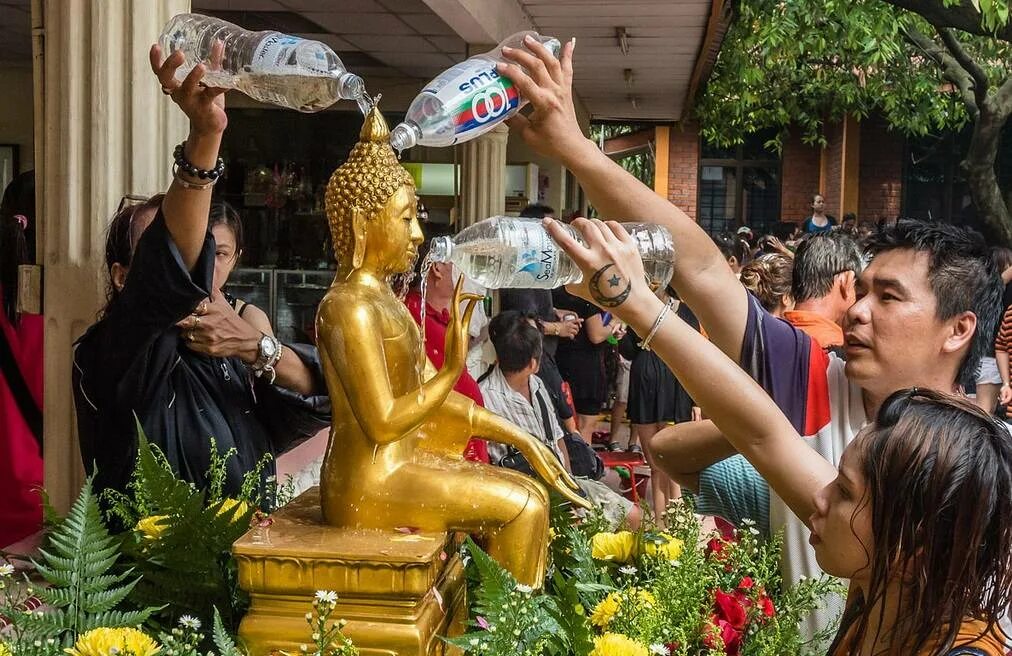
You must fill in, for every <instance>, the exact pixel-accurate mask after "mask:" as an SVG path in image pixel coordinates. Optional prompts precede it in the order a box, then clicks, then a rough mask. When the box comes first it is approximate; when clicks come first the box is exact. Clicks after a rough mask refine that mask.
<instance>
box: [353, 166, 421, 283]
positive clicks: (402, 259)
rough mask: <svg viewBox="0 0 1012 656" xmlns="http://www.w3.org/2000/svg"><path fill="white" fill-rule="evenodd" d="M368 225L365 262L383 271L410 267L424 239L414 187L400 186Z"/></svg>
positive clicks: (402, 270) (396, 270)
mask: <svg viewBox="0 0 1012 656" xmlns="http://www.w3.org/2000/svg"><path fill="white" fill-rule="evenodd" d="M367 226H368V228H367V232H366V249H365V262H366V266H368V267H370V268H372V269H373V270H375V271H379V272H382V273H384V274H394V273H403V272H405V271H410V270H411V268H412V266H414V263H415V258H416V257H417V255H418V247H419V246H420V245H421V243H422V240H423V239H424V237H423V236H422V228H421V226H420V225H418V201H417V199H416V197H415V190H414V188H413V187H411V186H408V185H404V186H402V187H400V188H399V189H398V190H397V191H396V192H394V195H393V196H391V197H390V200H388V201H387V203H386V205H384V206H383V207H382V208H381V209H380V210H379V211H378V212H377V213H376V215H375V216H374V217H373V218H372V220H370V221H368V223H367Z"/></svg>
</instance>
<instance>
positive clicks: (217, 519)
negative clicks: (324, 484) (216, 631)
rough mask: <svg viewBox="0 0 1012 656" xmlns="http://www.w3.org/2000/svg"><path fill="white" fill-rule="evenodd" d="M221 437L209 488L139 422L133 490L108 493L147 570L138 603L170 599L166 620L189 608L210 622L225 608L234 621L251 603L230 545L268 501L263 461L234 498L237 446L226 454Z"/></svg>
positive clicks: (131, 549) (136, 560) (131, 558)
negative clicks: (227, 486) (230, 469)
mask: <svg viewBox="0 0 1012 656" xmlns="http://www.w3.org/2000/svg"><path fill="white" fill-rule="evenodd" d="M213 444H214V443H213V442H212V447H211V449H212V451H211V459H210V462H211V468H210V470H209V472H208V480H209V481H210V485H209V487H208V490H207V491H206V492H205V491H202V490H199V489H198V488H197V487H196V486H194V485H193V484H191V483H188V482H185V481H183V480H181V479H179V478H178V477H177V476H176V475H175V473H174V472H173V470H172V467H171V465H170V464H169V463H168V461H167V459H166V458H165V456H164V455H162V454H161V452H160V451H159V450H158V449H157V447H153V446H152V445H151V444H150V443H149V442H148V440H147V437H146V436H145V435H144V432H143V430H142V429H141V428H140V426H139V425H138V455H137V465H136V468H135V470H134V474H133V477H132V480H131V482H130V484H129V488H128V489H129V492H130V494H129V495H127V494H116V493H113V494H111V495H110V496H109V498H108V501H109V504H110V510H109V514H110V516H111V517H114V518H116V520H117V521H119V522H120V523H123V524H125V525H126V526H129V527H131V528H132V530H130V531H128V532H126V533H124V534H123V536H122V547H123V553H124V556H125V558H126V561H127V562H128V563H129V564H130V566H132V567H133V568H135V569H136V571H137V572H139V573H140V574H141V575H142V576H141V580H140V582H139V583H138V584H137V585H136V587H135V588H134V589H133V590H132V591H131V594H130V597H129V601H130V602H131V603H132V604H134V605H135V606H137V607H146V606H148V605H150V604H152V603H153V602H155V601H156V600H158V601H160V602H162V603H164V604H166V605H165V607H164V610H163V611H161V612H159V613H158V614H157V615H156V617H155V619H156V620H157V623H158V624H159V625H160V626H162V627H169V626H173V625H174V624H175V623H176V620H178V618H179V617H180V616H181V615H184V614H186V615H193V616H194V617H196V618H198V619H199V620H200V621H202V622H205V623H207V624H210V622H211V620H212V618H213V613H214V612H215V609H219V610H220V611H221V614H222V621H223V622H224V624H225V626H227V627H229V628H232V629H234V628H236V627H237V626H238V623H239V620H240V619H241V618H242V615H243V613H244V612H245V609H246V607H247V606H248V599H247V597H246V594H245V593H244V592H243V591H242V590H241V589H240V588H239V586H238V582H237V576H238V574H237V567H236V564H235V561H234V559H233V558H232V557H231V554H230V551H231V547H232V543H233V542H235V541H236V540H237V539H239V538H240V537H241V536H242V535H243V534H244V533H245V532H246V531H247V530H248V529H249V526H250V520H251V519H252V518H253V516H254V514H255V513H256V512H257V506H258V504H259V503H260V502H262V498H261V491H260V490H261V485H260V481H261V468H258V469H256V470H254V471H252V472H249V473H248V474H247V475H246V476H245V478H244V482H243V486H242V490H243V491H242V494H241V497H240V498H239V499H229V498H226V497H225V496H224V494H223V487H224V483H223V481H224V476H225V467H226V464H227V462H228V459H229V458H231V457H233V453H232V452H228V453H225V454H224V455H218V454H217V452H216V451H215V449H214V446H213ZM264 464H265V463H261V465H262V466H263V465H264Z"/></svg>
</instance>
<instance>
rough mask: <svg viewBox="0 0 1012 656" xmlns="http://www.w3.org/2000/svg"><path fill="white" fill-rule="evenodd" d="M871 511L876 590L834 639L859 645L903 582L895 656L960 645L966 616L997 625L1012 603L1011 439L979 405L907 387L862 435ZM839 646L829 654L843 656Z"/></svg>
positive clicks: (871, 570) (993, 629)
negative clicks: (874, 611) (875, 612)
mask: <svg viewBox="0 0 1012 656" xmlns="http://www.w3.org/2000/svg"><path fill="white" fill-rule="evenodd" d="M859 446H860V448H861V451H862V464H861V471H862V474H863V476H864V479H865V482H866V486H867V487H866V489H867V492H866V494H865V497H864V499H862V501H861V504H862V507H866V506H867V505H869V504H870V506H871V521H872V531H873V535H874V537H873V541H874V546H873V553H872V554H871V555H870V562H869V574H870V576H869V579H870V584H869V587H868V589H867V590H866V591H865V593H864V596H863V597H862V598H860V599H859V600H858V601H857V602H856V605H853V606H852V607H851V608H849V609H848V613H847V614H846V616H845V618H844V621H843V623H842V624H841V626H840V631H839V633H838V635H837V639H836V642H837V643H840V642H841V641H842V640H843V639H844V637H845V636H847V634H848V632H850V633H851V636H852V637H850V638H848V639H852V640H853V641H854V642H853V643H852V644H861V641H862V640H863V638H864V637H865V634H866V633H867V630H868V625H869V621H870V609H871V608H874V607H875V605H876V604H877V603H878V602H879V601H881V600H882V599H883V598H884V596H885V594H886V589H887V587H888V586H889V584H890V583H893V582H895V581H900V580H901V581H903V582H904V584H905V587H904V589H903V593H902V596H901V598H900V600H899V603H900V609H899V615H898V616H899V617H900V620H901V621H900V622H899V623H897V625H896V627H895V628H894V629H893V635H892V637H891V645H890V651H889V654H890V655H897V656H898V655H900V654H903V655H906V654H915V653H917V654H919V653H922V652H921V650H922V649H923V648H924V647H926V646H927V645H929V644H934V643H935V641H937V642H938V647H936V648H935V650H934V651H933V652H932V654H939V655H940V654H947V653H948V652H949V650H950V649H952V648H953V646H954V643H955V641H956V636H957V634H958V633H959V630H960V624H961V623H962V622H963V621H964V620H965V619H968V618H973V619H977V620H981V621H983V622H984V623H986V625H987V629H986V631H985V633H992V634H993V635H996V636H997V630H996V625H997V622H998V620H999V618H1001V617H1002V616H1003V615H1004V614H1005V613H1006V612H1008V609H1009V604H1010V603H1012V522H1010V521H1009V518H1010V517H1012V435H1010V434H1009V431H1008V429H1007V428H1006V427H1005V426H1004V425H1002V424H1001V423H1000V422H998V421H997V420H996V419H994V418H993V417H991V416H990V415H988V414H987V413H985V412H983V411H981V410H980V409H979V408H977V406H976V405H974V404H972V403H970V402H969V401H967V400H965V399H963V398H959V397H956V396H952V395H948V394H942V393H940V392H935V391H931V390H920V389H908V390H900V391H899V392H896V393H894V394H893V395H892V396H890V397H889V398H888V399H887V400H886V401H885V403H883V404H882V407H881V409H880V410H879V413H878V417H877V419H876V422H875V425H874V426H873V427H872V428H871V429H870V431H869V432H868V433H867V434H865V435H864V436H862V438H861V441H860V442H859ZM836 646H837V645H834V648H833V649H830V652H829V653H836V649H835V648H836Z"/></svg>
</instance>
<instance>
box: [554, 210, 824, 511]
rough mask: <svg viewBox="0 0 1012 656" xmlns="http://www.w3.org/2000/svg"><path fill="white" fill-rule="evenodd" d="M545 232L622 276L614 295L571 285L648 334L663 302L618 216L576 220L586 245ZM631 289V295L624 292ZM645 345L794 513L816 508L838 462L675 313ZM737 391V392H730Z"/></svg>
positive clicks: (581, 258) (596, 266) (587, 263)
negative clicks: (817, 448) (816, 447)
mask: <svg viewBox="0 0 1012 656" xmlns="http://www.w3.org/2000/svg"><path fill="white" fill-rule="evenodd" d="M546 223H547V224H548V228H549V231H550V232H551V234H552V236H553V237H554V238H555V239H556V240H557V241H558V242H559V244H560V245H561V246H562V247H563V248H565V249H566V251H567V252H568V253H569V254H570V256H572V257H573V259H574V260H575V261H576V263H577V264H578V265H579V266H580V268H581V269H582V270H583V272H584V280H585V281H588V280H590V279H591V278H592V277H593V275H594V273H596V272H598V271H602V270H605V269H607V272H608V274H609V276H611V274H612V273H614V274H616V275H618V276H619V278H620V285H619V286H618V289H619V294H616V293H615V292H614V291H611V290H610V289H603V288H596V287H589V286H588V284H587V283H586V282H585V283H582V284H581V285H580V286H579V287H577V288H575V289H573V290H572V291H573V293H576V294H578V295H580V296H583V297H584V298H587V299H589V300H591V301H593V302H595V303H597V304H598V305H600V306H601V307H604V308H605V309H608V310H609V311H611V312H612V313H614V314H616V315H618V316H619V317H620V318H622V319H623V320H624V321H626V322H627V323H628V324H629V325H630V326H632V327H633V329H634V330H635V331H636V332H637V334H640V335H650V333H651V332H652V331H653V329H654V328H655V325H656V322H657V319H658V318H659V317H660V314H661V311H662V309H663V308H664V305H663V304H662V303H661V301H660V300H659V299H658V298H657V297H656V296H654V294H652V293H651V292H650V290H649V288H648V287H647V285H646V282H645V280H644V275H643V265H642V262H640V259H639V255H638V252H637V250H636V245H635V242H633V241H632V238H631V237H629V236H628V233H626V232H625V230H624V229H623V228H622V227H621V226H619V225H618V224H617V223H614V222H609V223H608V224H604V223H602V222H600V221H587V220H585V219H577V221H576V222H574V227H577V228H578V229H580V230H582V231H583V235H584V239H585V240H586V241H587V243H588V247H584V246H583V245H581V244H579V243H578V242H576V241H575V240H573V239H572V238H570V237H568V236H567V235H566V234H565V232H564V231H562V230H561V229H560V228H559V226H558V225H555V224H554V223H553V222H550V221H546ZM626 289H628V290H629V294H628V297H627V298H626V300H624V302H623V301H622V300H621V299H623V298H625V297H624V296H623V295H622V293H621V292H622V291H623V290H626ZM653 332H654V335H653V338H652V340H651V342H650V347H651V348H652V349H653V350H654V351H655V352H656V353H657V355H659V356H660V357H661V358H662V359H663V360H664V362H665V364H667V365H668V367H669V368H670V369H671V371H672V372H673V373H674V374H675V376H676V377H677V378H678V380H679V381H681V383H682V385H683V386H684V387H685V390H686V391H687V392H688V393H689V395H690V396H691V397H692V398H693V399H695V401H696V403H697V404H698V405H699V406H700V407H701V408H702V409H703V411H704V412H705V413H706V414H707V416H709V417H711V418H713V421H714V424H715V425H716V426H717V428H719V429H720V430H721V432H722V433H723V434H724V436H725V437H727V439H728V441H729V442H730V443H731V444H732V445H733V446H734V447H735V448H736V449H737V450H738V452H739V453H741V454H742V455H744V456H745V457H746V458H747V459H748V460H749V461H750V462H751V463H752V465H753V466H754V467H755V468H756V469H757V470H758V471H759V473H760V474H762V476H763V477H764V478H765V479H766V480H767V481H768V482H769V484H770V487H772V488H773V489H774V490H775V491H776V492H777V494H779V495H780V496H781V498H783V500H784V501H785V502H786V503H787V504H788V505H789V506H790V508H791V510H793V511H794V512H795V513H796V514H797V515H798V517H800V518H801V519H803V520H805V521H807V520H808V518H809V517H810V516H811V514H812V513H813V512H814V498H815V494H816V493H817V492H818V491H819V490H820V489H822V488H823V487H825V486H826V485H827V484H828V483H829V482H830V481H832V480H833V479H834V478H835V477H836V468H835V467H834V466H833V465H832V464H831V463H829V462H828V461H827V460H826V459H825V458H823V457H822V456H821V455H819V454H818V453H817V452H816V451H814V450H813V449H811V448H810V447H809V446H808V445H807V444H805V443H804V441H802V439H801V437H800V436H799V435H798V433H797V431H795V430H794V427H793V426H792V425H791V423H790V422H789V421H788V420H787V418H786V417H785V416H784V414H783V413H782V412H781V411H780V409H779V408H777V406H776V404H775V403H774V402H773V401H772V400H771V399H770V397H769V396H768V395H767V394H766V392H765V391H763V389H762V388H761V387H760V386H759V385H758V384H757V383H756V382H755V381H754V380H752V378H750V377H749V376H748V374H746V373H745V372H744V371H743V370H742V369H741V368H740V367H738V365H736V364H735V363H734V362H732V361H731V360H730V359H729V358H728V357H727V356H725V355H724V354H722V353H721V352H720V350H719V349H718V348H717V347H716V346H714V345H713V344H712V343H710V342H709V341H707V340H706V338H704V337H703V336H702V335H700V334H699V333H698V332H696V331H695V330H693V329H692V328H691V327H689V326H688V325H687V324H686V323H685V322H683V321H682V320H681V319H679V318H678V316H677V315H675V314H674V313H671V312H669V313H667V314H666V315H665V318H664V320H663V321H662V322H661V323H660V324H659V327H658V328H657V330H656V331H653ZM729 390H734V393H733V394H732V393H729Z"/></svg>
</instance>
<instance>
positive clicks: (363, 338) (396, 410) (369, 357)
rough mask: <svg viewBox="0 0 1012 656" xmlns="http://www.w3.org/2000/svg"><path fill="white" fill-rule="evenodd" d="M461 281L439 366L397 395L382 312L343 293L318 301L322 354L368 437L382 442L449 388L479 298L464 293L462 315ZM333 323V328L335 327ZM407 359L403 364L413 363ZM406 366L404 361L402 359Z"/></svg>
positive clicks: (421, 416)
mask: <svg viewBox="0 0 1012 656" xmlns="http://www.w3.org/2000/svg"><path fill="white" fill-rule="evenodd" d="M461 286H462V285H461V283H458V284H457V291H456V293H455V295H454V302H453V303H452V304H451V305H450V312H451V320H450V327H449V329H448V330H447V331H446V346H445V349H446V350H445V352H446V359H445V360H444V362H443V368H442V369H441V370H440V371H439V372H438V373H436V375H434V376H432V377H431V378H429V379H428V380H426V381H425V382H423V383H421V387H420V388H418V389H411V390H407V391H406V392H404V393H403V394H401V395H400V396H396V395H395V393H394V390H393V389H392V387H391V385H390V378H389V375H388V372H387V363H386V357H385V354H384V346H383V335H382V334H381V331H380V330H379V326H381V325H382V321H383V319H382V317H381V316H379V314H378V312H377V311H376V309H375V308H374V307H373V306H372V305H371V304H369V303H363V304H358V305H356V306H354V307H350V308H349V307H348V306H347V305H344V304H342V301H341V298H340V297H336V298H331V297H326V298H324V299H323V302H322V303H321V304H320V310H319V315H318V318H317V322H318V323H319V324H321V325H320V326H319V330H317V334H318V335H320V342H319V348H320V355H321V357H323V359H324V367H325V368H326V367H328V366H330V367H334V369H335V370H336V372H337V375H338V377H339V378H340V379H341V381H342V383H343V384H344V391H345V394H346V395H347V398H348V403H349V405H350V406H351V409H352V412H354V413H355V417H356V418H358V420H359V424H360V425H361V427H362V429H363V430H364V431H365V432H366V434H367V435H368V436H369V438H370V439H371V440H373V441H374V442H376V443H378V444H386V443H389V442H395V441H397V440H399V439H401V438H402V437H403V436H404V435H405V434H407V433H408V432H409V431H411V430H414V429H416V428H418V427H419V426H421V425H422V423H423V422H424V421H425V420H426V419H427V418H429V416H430V415H432V413H433V412H434V411H435V410H437V409H438V408H439V407H440V406H442V405H443V402H444V401H445V400H446V397H447V396H448V395H449V394H450V392H451V391H453V386H454V385H455V384H456V383H457V379H458V378H459V377H460V373H461V371H463V369H464V362H465V359H466V357H467V326H468V324H469V323H470V320H471V314H472V313H473V312H474V307H475V305H476V304H477V303H478V301H479V300H480V299H478V298H476V297H474V296H470V295H465V296H464V299H465V300H467V307H466V309H465V310H464V312H463V318H461V311H460V305H461V300H462V298H461V293H460V290H461ZM335 327H337V328H336V329H335ZM412 365H413V363H408V364H407V366H412ZM401 366H405V364H403V363H402V364H401Z"/></svg>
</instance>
